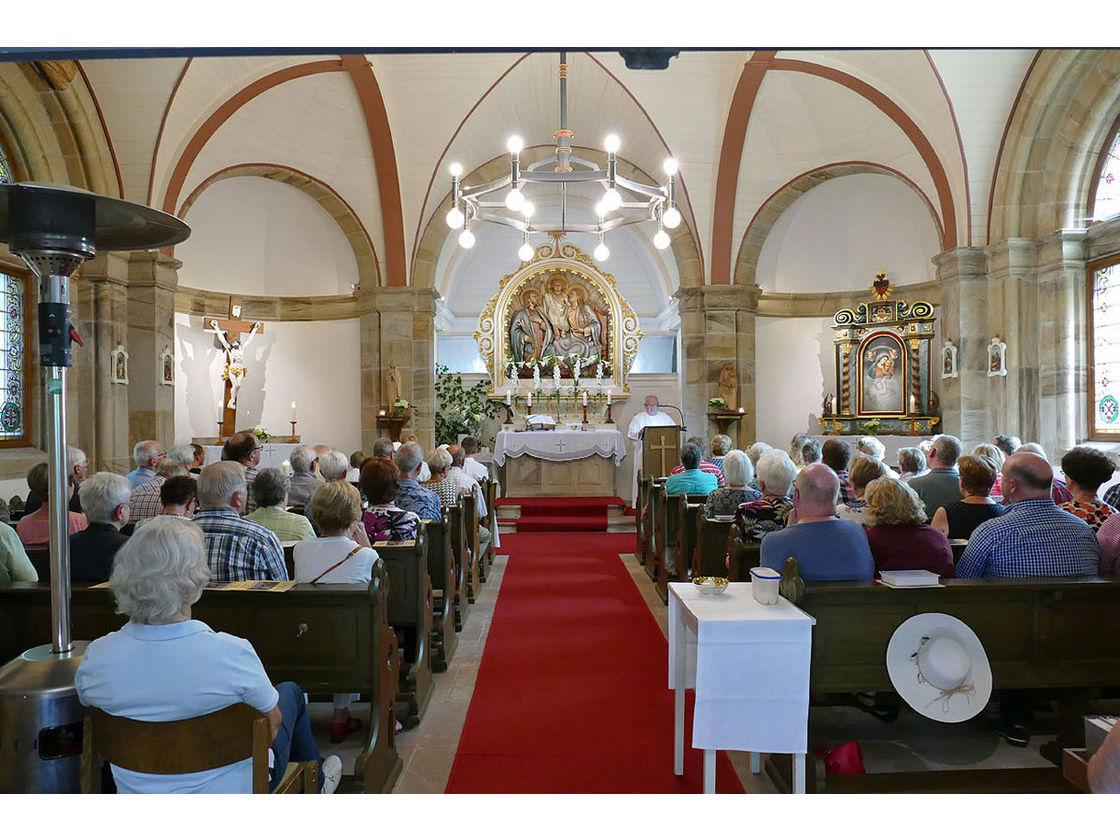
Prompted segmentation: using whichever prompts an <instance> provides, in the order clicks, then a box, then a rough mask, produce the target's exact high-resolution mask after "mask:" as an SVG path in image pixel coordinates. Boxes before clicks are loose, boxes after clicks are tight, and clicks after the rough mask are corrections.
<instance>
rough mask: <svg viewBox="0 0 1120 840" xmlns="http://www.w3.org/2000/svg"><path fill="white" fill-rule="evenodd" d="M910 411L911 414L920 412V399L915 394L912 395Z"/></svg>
mask: <svg viewBox="0 0 1120 840" xmlns="http://www.w3.org/2000/svg"><path fill="white" fill-rule="evenodd" d="M910 413H911V414H917V413H918V400H917V399H916V398H915V397H914V395H913V394H911V395H910Z"/></svg>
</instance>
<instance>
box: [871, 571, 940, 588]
mask: <svg viewBox="0 0 1120 840" xmlns="http://www.w3.org/2000/svg"><path fill="white" fill-rule="evenodd" d="M879 577H880V581H879V582H880V583H881V584H883V585H884V586H889V587H891V588H892V589H921V588H924V587H929V586H942V583H941V578H939V577H938V576H937V575H936V574H934V573H933V572H928V571H926V570H925V569H903V570H894V571H890V570H883V571H882V572H880V573H879Z"/></svg>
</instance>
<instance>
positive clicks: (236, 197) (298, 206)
mask: <svg viewBox="0 0 1120 840" xmlns="http://www.w3.org/2000/svg"><path fill="white" fill-rule="evenodd" d="M184 221H186V222H187V224H189V225H190V226H191V236H190V238H189V239H188V240H187V241H186V242H184V243H183V244H182V245H179V246H177V247H176V249H175V256H176V258H177V259H180V260H182V261H183V267H182V268H181V269H180V270H179V283H180V285H183V286H188V287H190V288H192V289H207V290H210V291H217V292H225V293H227V294H229V293H233V294H243V295H264V296H284V295H295V296H302V295H348V294H350V292H351V284H352V283H357V282H358V265H357V262H356V261H355V259H354V252H353V250H352V249H351V248H350V244H349V243H348V242H347V240H346V236H345V235H344V234H343V233H342V231H341V230H340V229H339V227H338V225H337V224H335V222H334V220H333V219H332V218H331V217H330V216H329V215H328V214H327V212H326V211H325V210H323V208H322V207H320V206H319V204H318V203H317V202H316V201H315V200H314V199H313V198H311V197H310V196H309V195H306V194H305V193H303V192H300V191H299V190H297V189H296V188H295V187H292V186H289V185H287V184H282V183H280V182H278V181H273V180H271V179H269V178H256V177H244V178H228V179H226V180H224V181H218V182H216V183H214V184H213V185H211V186H209V187H207V188H206V190H205V191H204V192H203V193H202V194H201V195H200V196H199V198H198V201H196V202H195V203H194V205H192V206H191V209H190V211H189V212H188V213H187V215H186V217H185V219H184Z"/></svg>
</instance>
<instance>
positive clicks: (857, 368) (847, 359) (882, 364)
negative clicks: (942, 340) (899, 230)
mask: <svg viewBox="0 0 1120 840" xmlns="http://www.w3.org/2000/svg"><path fill="white" fill-rule="evenodd" d="M879 279H880V282H878V283H876V285H875V287H874V289H873V300H871V301H869V302H867V303H861V304H859V305H858V306H856V307H855V308H853V309H841V310H840V311H839V312H837V313H836V315H835V316H834V318H833V326H832V329H833V343H834V345H835V349H836V393H837V396H838V399H837V400H836V413H835V414H830V413H826V414H825V415H824V416H822V417H821V425H822V426H823V427H824V431H826V432H827V433H829V434H855V433H859V432H861V431H864V430H866V429H867V428H868V423H869V422H870V421H875V420H878V421H879V424H880V425H879V429H880V430H881V432H882V433H884V434H915V435H919V434H929V433H931V432H934V431H936V430H937V428H938V427H939V424H940V422H941V418H940V416H938V399H937V395H936V394H935V393H934V392H933V390H932V381H933V380H932V373H933V371H932V348H933V340H934V336H935V331H934V321H935V318H934V314H933V305H932V304H930V303H927V302H926V301H921V300H920V301H915V302H914V303H912V304H910V303H907V302H906V301H905V300H888V299H887V298H888V297H889V296H890V294H891V291H893V287H891V286H888V285H887V284H886V283H885V282H882V281H885V275H884V276H883V277H882V278H879Z"/></svg>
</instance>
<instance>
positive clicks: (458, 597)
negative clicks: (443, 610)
mask: <svg viewBox="0 0 1120 840" xmlns="http://www.w3.org/2000/svg"><path fill="white" fill-rule="evenodd" d="M461 502H462V499H461V498H460V503H459V504H454V505H444V508H443V509H444V512H445V514H446V516H447V522H448V528H447V533H448V535H449V537H450V542H451V556H452V557H453V558H454V560H455V589H454V596H455V597H454V602H453V603H454V609H455V612H454V615H455V632H457V633H458V632H461V631H462V629H463V624H464V623H465V622H466V620H467V614H468V613H469V612H470V603H471V602H470V599H469V598H468V597H467V581H468V579H469V578H470V566H469V565H468V564H469V563H470V555H469V554H468V548H467V537H466V530H465V529H464V527H463V506H462V503H461Z"/></svg>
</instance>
